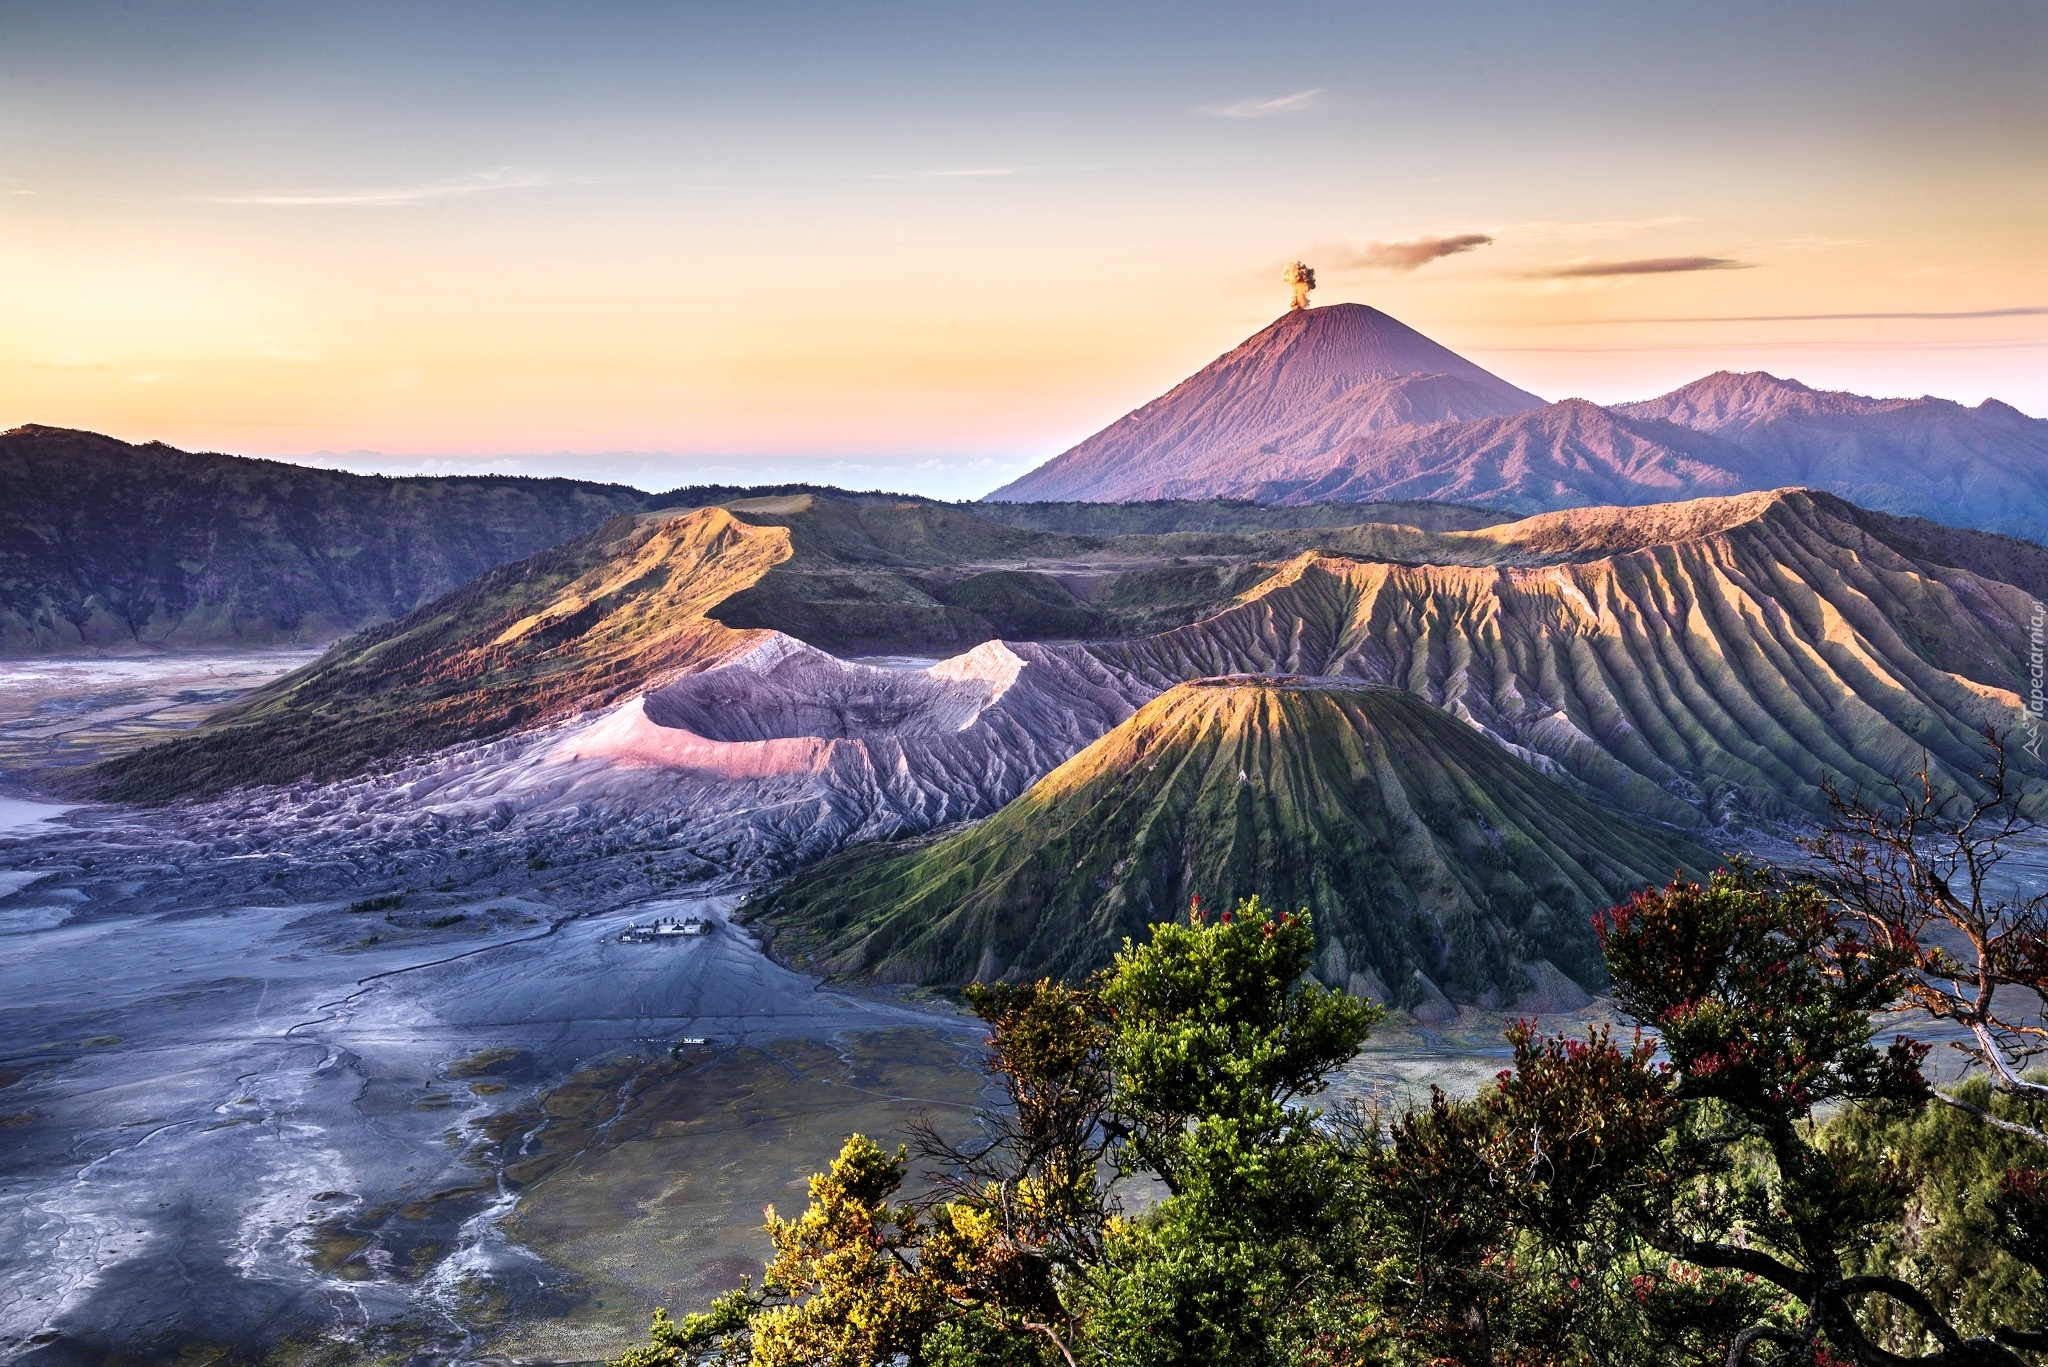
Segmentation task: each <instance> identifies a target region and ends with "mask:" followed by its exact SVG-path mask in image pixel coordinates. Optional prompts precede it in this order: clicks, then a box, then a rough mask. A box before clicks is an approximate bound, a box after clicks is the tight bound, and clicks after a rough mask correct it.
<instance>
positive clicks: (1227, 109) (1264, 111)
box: [1202, 86, 1323, 119]
mask: <svg viewBox="0 0 2048 1367" xmlns="http://www.w3.org/2000/svg"><path fill="white" fill-rule="evenodd" d="M1322 95H1323V91H1322V87H1321V86H1317V87H1316V88H1315V89H1313V90H1297V91H1295V92H1294V93H1293V94H1292V95H1274V96H1271V97H1270V98H1267V99H1250V100H1233V101H1231V102H1230V103H1229V104H1210V105H1204V106H1202V112H1203V113H1204V114H1207V115H1209V116H1210V117H1211V118H1217V119H1271V118H1277V117H1279V116H1280V115H1283V114H1299V113H1301V111H1302V110H1304V109H1307V108H1309V107H1310V106H1311V105H1313V104H1315V102H1316V101H1317V100H1319V99H1321V98H1322Z"/></svg>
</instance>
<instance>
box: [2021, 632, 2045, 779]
mask: <svg viewBox="0 0 2048 1367" xmlns="http://www.w3.org/2000/svg"><path fill="white" fill-rule="evenodd" d="M2044 637H2048V607H2044V606H2043V605H2042V604H2040V603H2035V604H2034V615H2033V617H2031V618H2030V619H2028V622H2027V714H2026V718H2025V719H2024V721H2022V723H2021V726H2022V729H2024V730H2025V731H2026V733H2027V742H2026V744H2025V745H2022V746H2021V747H2020V748H2021V749H2022V750H2025V751H2026V752H2027V753H2028V754H2030V755H2032V756H2033V757H2034V758H2035V759H2036V760H2037V761H2038V760H2039V759H2040V758H2041V718H2042V714H2043V713H2044V712H2048V690H2044V688H2043V682H2044V680H2048V651H2044V649H2043V640H2044Z"/></svg>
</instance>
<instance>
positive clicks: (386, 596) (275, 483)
mask: <svg viewBox="0 0 2048 1367" xmlns="http://www.w3.org/2000/svg"><path fill="white" fill-rule="evenodd" d="M660 502H661V500H660V499H658V498H657V497H655V496H653V495H650V494H646V493H643V492H641V491H640V490H638V489H629V488H626V487H624V486H623V485H615V484H585V483H580V482H578V481H575V480H567V479H527V478H522V477H518V476H513V475H477V476H446V477H437V478H417V479H387V478H382V477H379V476H372V475H351V474H344V473H341V472H339V471H334V470H313V469H307V468H305V467H303V466H298V465H288V464H285V463H284V462H282V461H271V460H250V459H247V458H245V457H241V456H224V455H205V454H195V453H193V452H189V451H180V450H176V449H175V448H173V447H169V446H165V445H163V444H162V443H160V442H151V443H149V444H148V445H144V446H132V445H130V444H128V443H127V442H122V441H116V440H114V439H113V438H111V437H103V436H99V435H97V434H95V433H91V432H77V431H72V430H69V429H66V428H56V427H38V426H26V427H17V428H14V429H13V430H12V431H8V432H0V656H6V655H39V654H48V653H51V652H53V651H65V650H71V651H77V650H92V649H101V650H104V649H112V650H122V649H128V650H134V649H138V648H164V647H170V648H187V649H190V648H218V647H223V646H255V645H276V644H282V643H319V642H325V641H332V640H335V639H338V638H339V637H342V636H345V635H347V634H348V633H349V632H351V631H355V630H357V629H358V628H361V627H365V626H369V625H371V624H373V623H376V622H382V621H389V620H390V619H392V618H394V617H402V616H404V615H405V614H406V613H408V612H411V611H412V610H413V609H414V608H417V607H419V606H420V605H421V604H422V603H426V602H429V601H431V600H432V599H435V598H438V597H440V596H441V595H442V594H444V593H447V592H448V591H449V590H451V589H453V588H456V587H457V586H458V585H461V584H464V583H467V582H468V581H469V580H471V579H474V578H476V576H478V575H479V574H482V573H483V572H484V571H485V570H488V569H490V568H492V567H493V566H495V565H501V564H504V563H505V562H506V561H509V560H517V559H519V558H520V557H522V556H527V555H531V554H533V553H534V552H536V551H539V550H542V549H545V548H546V547H549V546H552V545H555V544H557V543H559V542H562V541H566V540H568V539H569V538H570V537H573V536H576V535H579V534H581V533H583V532H587V531H589V530H590V529H591V528H593V527H595V526H597V525H598V524H599V523H601V522H603V521H604V520H605V519H607V518H610V517H615V516H617V515H619V514H621V513H628V512H639V511H641V510H643V509H645V508H649V507H654V506H657V505H659V503H660Z"/></svg>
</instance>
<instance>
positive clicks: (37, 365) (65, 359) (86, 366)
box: [28, 351, 114, 370]
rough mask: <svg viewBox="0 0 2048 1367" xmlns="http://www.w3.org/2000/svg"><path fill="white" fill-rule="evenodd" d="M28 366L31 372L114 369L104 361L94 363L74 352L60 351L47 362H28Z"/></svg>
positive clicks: (89, 358) (88, 357) (90, 359)
mask: <svg viewBox="0 0 2048 1367" xmlns="http://www.w3.org/2000/svg"><path fill="white" fill-rule="evenodd" d="M28 364H29V368H30V369H31V370H112V369H113V368H114V367H113V366H112V365H110V364H108V363H107V362H105V361H95V360H93V359H92V358H91V357H90V356H80V355H79V354H77V353H76V352H71V351H60V352H58V353H57V354H56V355H54V356H52V357H50V358H49V359H47V360H42V361H30V362H29V363H28Z"/></svg>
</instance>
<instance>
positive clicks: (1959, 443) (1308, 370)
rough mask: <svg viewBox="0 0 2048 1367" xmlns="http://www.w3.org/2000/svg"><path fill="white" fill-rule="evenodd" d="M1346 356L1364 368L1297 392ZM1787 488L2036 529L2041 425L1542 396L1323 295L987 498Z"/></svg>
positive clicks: (1759, 389) (1748, 385)
mask: <svg viewBox="0 0 2048 1367" xmlns="http://www.w3.org/2000/svg"><path fill="white" fill-rule="evenodd" d="M1295 320H1298V321H1295ZM1439 353H1441V354H1439ZM1302 358H1314V359H1313V362H1312V363H1311V362H1309V361H1308V360H1306V359H1302ZM1446 358H1449V359H1448V360H1447V359H1446ZM1453 361H1455V362H1457V363H1458V366H1457V367H1454V366H1453V365H1452V362H1453ZM1388 365H1408V366H1411V367H1414V369H1413V370H1412V371H1411V372H1410V373H1408V374H1405V375H1388V374H1385V373H1382V372H1383V368H1384V367H1385V366H1388ZM1459 367H1462V368H1459ZM1347 370H1348V372H1350V373H1354V374H1357V375H1360V376H1368V375H1369V378H1362V379H1359V380H1358V381H1356V382H1355V383H1352V384H1350V385H1348V386H1339V387H1335V388H1331V389H1329V390H1328V391H1327V392H1324V391H1318V390H1317V389H1316V387H1315V380H1316V377H1318V376H1322V377H1327V376H1329V375H1332V374H1336V373H1340V372H1346V371H1347ZM1473 372H1476V373H1477V375H1478V376H1484V377H1485V379H1486V380H1488V381H1492V384H1490V385H1489V384H1486V383H1485V382H1483V381H1481V380H1478V379H1476V378H1475V377H1474V374H1473ZM1254 376H1256V377H1264V378H1266V379H1267V380H1268V381H1269V382H1270V384H1271V388H1272V392H1273V395H1274V401H1273V403H1272V404H1270V405H1268V406H1267V407H1265V408H1257V407H1255V406H1251V405H1247V404H1246V403H1245V402H1243V401H1242V399H1241V397H1240V393H1239V391H1240V388H1241V387H1242V385H1243V384H1244V383H1246V382H1247V380H1246V377H1254ZM1515 395H1519V396H1521V399H1522V400H1526V402H1522V401H1516V400H1514V399H1513V398H1512V397H1511V396H1515ZM1432 396H1433V397H1432ZM1485 403H1492V404H1494V405H1495V406H1494V407H1493V408H1492V409H1491V410H1490V411H1481V410H1482V408H1483V405H1484V404H1485ZM1790 486H1799V487H1804V488H1812V489H1821V490H1825V491H1827V492H1830V493H1834V494H1839V495H1840V496H1842V497H1844V498H1848V499H1851V500H1853V501H1854V502H1856V503H1858V504H1860V505H1862V506H1864V507H1867V508H1873V509H1876V510H1879V511H1882V512H1891V513H1902V514H1906V515H1909V516H1915V517H1927V518H1932V519H1934V520H1936V521H1941V522H1947V523H1950V524H1951V525H1958V526H1967V527H1977V528H1981V529H1984V530H1987V531H1997V532H2004V533H2007V534H2009V535H2015V536H2025V537H2028V538H2031V539H2033V540H2036V541H2048V421H2044V420H2042V419H2039V418H2033V417H2029V416H2028V415H2026V414H2025V413H2022V412H2020V411H2019V410H2018V409H2016V408H2014V407H2012V406H2011V405H2009V404H2005V403H2001V402H1999V401H1997V400H1995V399H1987V400H1986V401H1985V402H1983V403H1981V404H1978V405H1976V406H1975V407H1969V406H1966V405H1963V404H1960V403H1956V402H1954V401H1952V400H1948V399H1937V398H1918V399H1873V398H1865V397H1863V396H1861V395H1856V394H1845V393H1833V392H1827V391H1821V390H1815V389H1812V388H1810V387H1808V386H1806V385H1803V384H1800V383H1799V382H1797V381H1796V380H1786V379H1781V378H1779V377H1777V376H1775V375H1769V374H1765V373H1762V372H1752V373H1746V374H1737V373H1731V372H1727V371H1721V372H1717V373H1715V374H1713V375H1709V376H1706V377H1704V378H1703V379H1700V380H1696V381H1694V382H1692V383H1691V384H1688V385H1685V386H1683V387H1681V388H1679V389H1676V390H1673V391H1672V392H1670V393H1668V394H1665V395H1662V396H1660V397H1658V398H1655V399H1649V400H1645V401H1643V402H1640V403H1627V404H1615V405H1609V406H1606V407H1602V406H1600V405H1597V404H1593V403H1590V402H1588V401H1586V400H1584V399H1565V400H1562V401H1560V402H1557V403H1543V402H1541V401H1540V400H1537V399H1536V398H1535V397H1534V396H1533V395H1527V394H1524V393H1523V391H1521V390H1518V389H1514V387H1513V386H1511V385H1508V384H1507V383H1506V382H1505V381H1501V380H1498V379H1497V378H1496V377H1493V376H1490V375H1488V374H1487V372H1485V371H1482V370H1479V368H1478V367H1476V366H1472V365H1471V364H1470V363H1469V362H1464V361H1463V360H1462V358H1458V357H1456V355H1455V353H1452V352H1449V351H1446V350H1444V349H1443V348H1441V347H1437V346H1436V344H1435V343H1431V342H1428V341H1427V339H1426V338H1422V337H1421V335H1420V334H1419V333H1415V332H1414V331H1413V329H1410V328H1407V327H1405V326H1404V325H1402V324H1400V323H1397V322H1395V321H1394V320H1393V319H1391V318H1387V317H1386V315H1384V314H1381V313H1379V312H1378V311H1377V310H1372V309H1365V308H1363V307H1362V306H1359V305H1350V304H1340V305H1336V306H1333V307H1331V308H1328V309H1311V310H1308V311H1307V312H1305V313H1298V314H1292V315H1290V317H1289V318H1287V319H1282V320H1281V321H1280V322H1278V323H1275V324H1273V325H1272V326H1271V327H1269V328H1267V329H1265V330H1263V331H1261V332H1260V333H1258V334H1256V335H1255V336H1253V337H1252V338H1250V339H1249V340H1247V341H1246V342H1245V344H1244V345H1243V346H1241V347H1239V348H1238V349H1237V350H1236V351H1233V352H1231V353H1230V354H1229V355H1228V356H1226V357H1224V358H1222V360H1219V361H1217V362H1215V363H1214V364H1212V365H1210V366H1208V367H1206V368H1205V369H1203V370H1202V371H1200V372H1198V373H1197V374H1196V375H1194V376H1192V377H1190V378H1189V379H1188V380H1186V381H1184V382H1183V383H1182V384H1180V385H1179V386H1177V387H1176V388H1175V389H1173V390H1172V391H1171V392H1169V393H1168V394H1167V395H1165V396H1163V397H1162V398H1160V399H1158V400H1155V401H1154V402H1153V403H1151V404H1148V405H1146V406H1145V407H1144V408H1141V409H1139V410H1138V411H1137V412H1135V413H1133V414H1131V415H1129V416H1127V417H1125V418H1123V419H1121V420H1120V421H1119V422H1117V423H1114V424H1112V425H1111V426H1109V427H1108V428H1105V429H1104V430H1103V431H1102V432H1099V433H1097V434H1096V435H1095V436H1093V437H1090V438H1089V439H1088V440H1087V441H1084V442H1082V443H1081V444H1080V445H1079V446H1076V447H1074V448H1073V449H1072V450H1070V451H1068V452H1066V453H1065V454H1063V455H1060V456H1057V457H1055V458H1054V459H1053V460H1051V461H1048V462H1047V463H1046V464H1044V465H1042V466H1040V467H1039V468H1038V469H1036V470H1033V471H1032V472H1030V473H1029V474H1027V475H1025V476H1023V477H1022V478H1020V479H1018V480H1016V481H1014V482H1012V483H1011V484H1009V485H1007V486H1005V487H1004V488H1002V489H999V490H997V491H996V492H994V493H993V494H990V495H989V498H990V499H991V500H997V501H1001V500H1010V499H1026V498H1061V499H1072V500H1096V501H1112V502H1122V501H1128V500H1141V499H1162V498H1182V499H1199V498H1245V499H1252V500H1256V501H1258V502H1262V503H1283V504H1284V503H1297V502H1309V501H1333V500H1345V499H1358V500H1361V501H1363V500H1375V501H1394V500H1411V499H1437V500H1444V501H1448V502H1458V503H1476V504H1484V505H1486V506H1489V507H1498V508H1504V509H1508V510H1511V511H1515V512H1522V513H1535V512H1548V511H1553V510H1556V509H1561V508H1576V507H1590V506H1594V505H1598V504H1645V503H1661V502H1669V501H1674V500H1681V499H1689V498H1700V497H1713V496H1721V495H1729V494H1738V493H1748V492H1756V491H1761V490H1766V489H1777V488H1785V487H1790Z"/></svg>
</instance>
